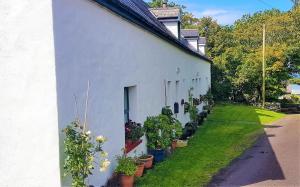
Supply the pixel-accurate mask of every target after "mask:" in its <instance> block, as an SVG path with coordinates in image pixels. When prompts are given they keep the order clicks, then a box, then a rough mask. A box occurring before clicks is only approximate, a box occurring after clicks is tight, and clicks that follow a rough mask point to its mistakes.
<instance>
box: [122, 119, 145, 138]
mask: <svg viewBox="0 0 300 187" xmlns="http://www.w3.org/2000/svg"><path fill="white" fill-rule="evenodd" d="M143 135H144V132H143V127H142V125H141V124H140V123H136V122H133V121H131V120H129V121H128V122H127V123H125V139H126V141H127V142H128V143H130V142H136V141H138V140H140V138H141V137H142V136H143Z"/></svg>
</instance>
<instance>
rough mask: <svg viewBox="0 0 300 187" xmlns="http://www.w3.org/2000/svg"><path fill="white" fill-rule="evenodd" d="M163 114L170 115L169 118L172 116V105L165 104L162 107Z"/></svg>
mask: <svg viewBox="0 0 300 187" xmlns="http://www.w3.org/2000/svg"><path fill="white" fill-rule="evenodd" d="M161 114H163V115H166V116H168V117H169V118H172V116H173V112H172V110H171V108H170V106H165V107H163V108H162V109H161Z"/></svg>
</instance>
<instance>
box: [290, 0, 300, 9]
mask: <svg viewBox="0 0 300 187" xmlns="http://www.w3.org/2000/svg"><path fill="white" fill-rule="evenodd" d="M291 1H292V2H293V4H294V7H297V6H299V5H300V0H291Z"/></svg>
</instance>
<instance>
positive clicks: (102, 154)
mask: <svg viewBox="0 0 300 187" xmlns="http://www.w3.org/2000/svg"><path fill="white" fill-rule="evenodd" d="M100 155H101V156H102V157H107V156H108V153H107V152H105V151H101V153H100Z"/></svg>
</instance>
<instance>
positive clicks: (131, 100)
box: [124, 86, 137, 123]
mask: <svg viewBox="0 0 300 187" xmlns="http://www.w3.org/2000/svg"><path fill="white" fill-rule="evenodd" d="M136 96H137V94H136V86H131V87H125V88H124V121H125V123H126V122H128V121H129V120H135V119H136V110H137V109H136V108H137V107H136V105H137V103H136V102H137V101H136V100H137V99H136Z"/></svg>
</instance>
